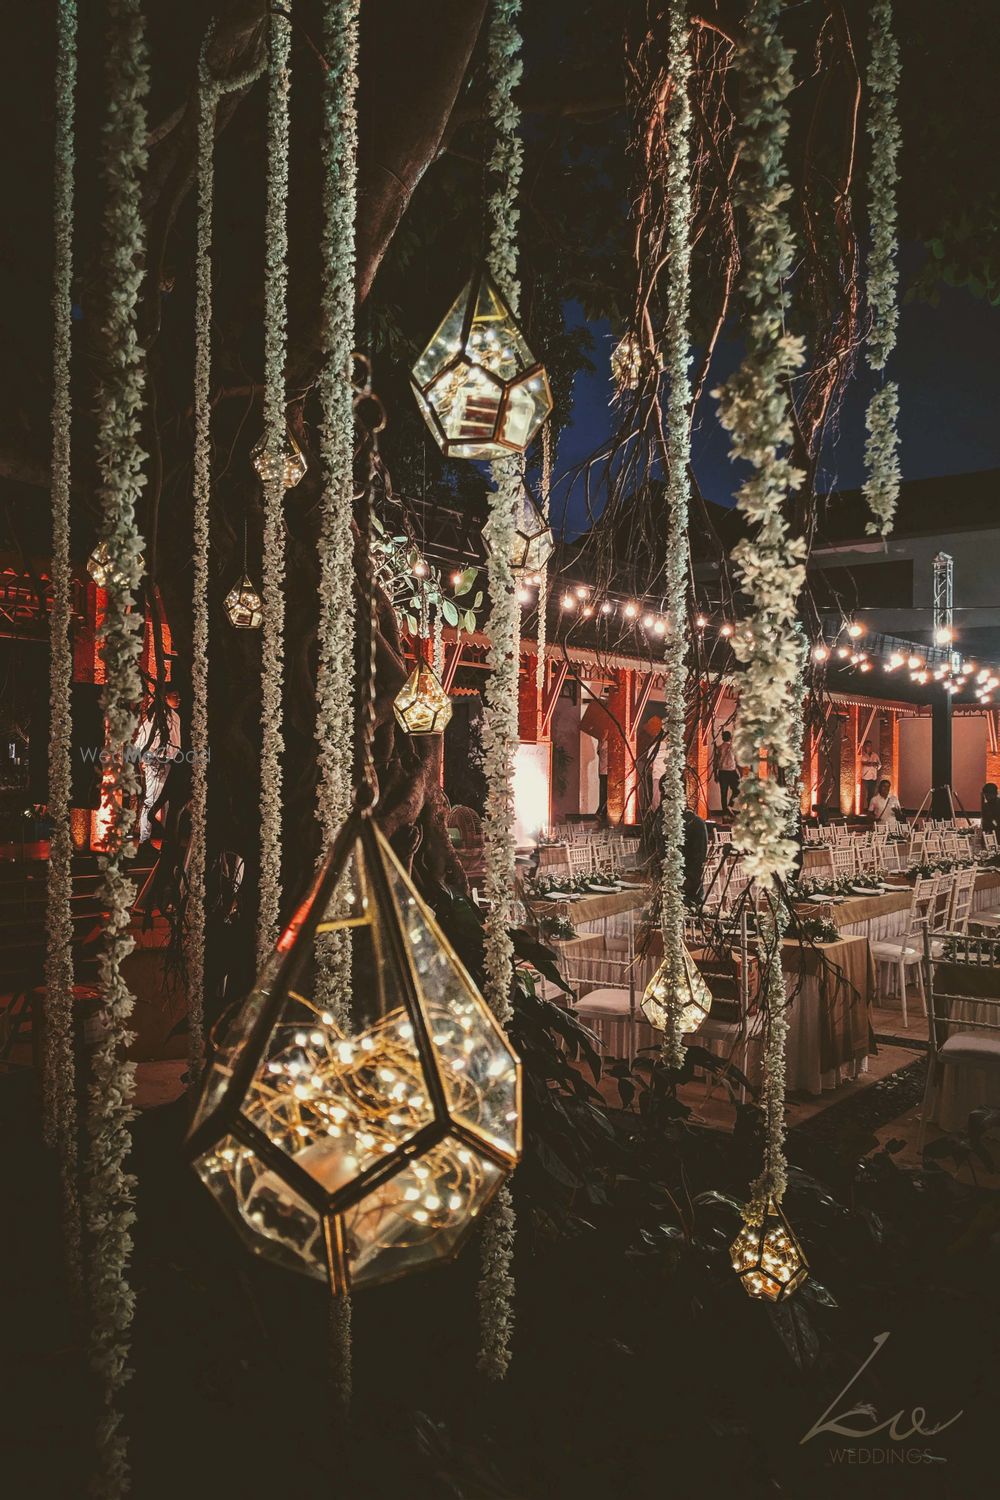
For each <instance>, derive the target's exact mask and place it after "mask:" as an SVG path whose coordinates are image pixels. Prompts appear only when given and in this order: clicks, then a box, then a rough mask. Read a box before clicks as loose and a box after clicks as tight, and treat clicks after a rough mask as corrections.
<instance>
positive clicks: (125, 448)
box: [86, 0, 149, 1500]
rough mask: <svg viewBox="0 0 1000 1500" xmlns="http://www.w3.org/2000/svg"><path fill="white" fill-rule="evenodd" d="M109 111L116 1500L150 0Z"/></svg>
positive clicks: (93, 1117)
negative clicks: (127, 868)
mask: <svg viewBox="0 0 1000 1500" xmlns="http://www.w3.org/2000/svg"><path fill="white" fill-rule="evenodd" d="M107 14H108V42H107V48H106V55H107V61H108V65H107V78H108V89H109V111H108V119H107V123H106V124H105V126H104V131H103V168H104V178H105V187H106V194H107V199H106V205H105V210H104V222H103V244H104V250H103V253H104V273H105V286H106V289H107V290H106V293H105V295H106V302H107V305H106V309H105V313H104V328H103V332H104V336H105V351H104V352H105V368H104V372H103V378H102V381H101V385H100V390H99V393H98V404H97V464H98V473H99V476H100V501H101V525H100V534H99V542H102V543H103V544H104V546H105V547H106V548H107V551H108V554H109V556H110V560H111V567H110V569H109V575H110V576H109V580H108V585H107V591H106V592H107V612H106V616H105V622H104V626H103V629H102V632H101V657H102V659H103V662H104V668H105V688H104V694H103V704H102V706H103V709H104V717H105V747H106V749H107V750H108V751H109V752H110V753H109V755H108V757H107V760H108V764H107V766H106V768H105V784H104V787H103V789H102V795H104V796H105V797H106V799H107V808H108V845H109V852H108V853H107V855H106V856H105V857H104V858H103V859H102V861H101V868H102V875H103V888H102V898H103V901H104V903H105V906H106V909H107V913H108V915H107V920H106V923H105V928H104V937H103V942H102V945H101V951H100V954H99V958H98V974H99V984H100V989H101V995H102V1011H101V1028H100V1033H99V1041H98V1043H97V1046H96V1048H95V1051H94V1054H93V1075H94V1076H93V1082H92V1084H91V1088H90V1100H89V1111H88V1130H89V1159H88V1173H87V1192H86V1223H87V1229H88V1235H89V1246H88V1248H89V1265H88V1271H89V1276H88V1283H89V1293H90V1307H91V1317H92V1324H91V1330H90V1359H91V1365H92V1367H93V1369H94V1372H95V1375H96V1377H97V1380H98V1383H99V1387H100V1402H101V1406H100V1413H99V1417H98V1434H97V1470H96V1474H95V1476H94V1480H93V1484H92V1489H93V1492H94V1493H95V1494H99V1495H101V1496H102V1497H103V1500H116V1497H117V1496H119V1495H122V1494H124V1493H125V1492H126V1490H127V1488H128V1477H129V1466H128V1454H127V1445H126V1440H125V1437H124V1434H123V1433H122V1431H121V1421H122V1416H121V1412H120V1411H119V1410H118V1404H117V1398H118V1393H119V1391H120V1390H121V1388H122V1386H123V1385H124V1384H125V1382H126V1380H127V1379H128V1377H129V1375H130V1373H131V1372H130V1370H129V1368H128V1354H129V1335H130V1330H131V1324H132V1317H133V1312H134V1307H135V1295H134V1293H133V1291H132V1289H131V1287H130V1286H129V1284H128V1281H127V1279H126V1272H127V1269H128V1262H129V1258H130V1256H131V1253H132V1235H131V1226H132V1224H133V1223H134V1221H135V1210H134V1203H135V1178H134V1177H133V1176H132V1175H131V1174H130V1173H129V1172H128V1171H127V1170H126V1161H127V1158H128V1153H129V1151H130V1149H131V1137H130V1133H129V1122H130V1121H131V1119H132V1118H133V1109H132V1094H133V1088H134V1082H135V1068H134V1065H133V1064H132V1063H131V1062H129V1061H128V1059H127V1056H126V1049H127V1048H128V1046H129V1044H130V1042H131V1041H132V1032H131V1030H130V1029H129V1019H130V1017H131V1015H132V1011H133V1009H134V1003H135V1002H134V999H133V997H132V995H131V994H130V993H129V990H128V986H127V985H126V983H125V980H124V979H123V977H122V972H121V964H122V961H123V960H124V958H125V957H126V956H127V955H128V953H129V952H130V951H131V950H132V948H133V946H134V942H133V939H132V937H131V936H130V933H129V928H130V925H131V907H132V902H133V900H134V896H135V892H134V888H133V885H132V882H131V881H130V880H129V878H128V876H127V874H126V873H125V870H124V867H123V861H124V858H125V853H126V849H127V848H128V847H129V836H130V832H131V827H130V825H131V818H132V812H131V808H132V805H133V798H134V795H135V791H136V776H135V771H134V767H133V766H132V764H131V762H130V761H129V759H128V758H127V756H126V753H125V751H126V748H127V747H128V746H129V744H130V742H131V740H132V736H133V734H134V732H135V728H136V723H137V715H136V704H137V702H138V700H139V698H140V696H141V692H142V684H141V680H140V674H139V670H138V662H139V655H140V651H141V645H142V637H141V627H142V616H141V613H140V612H139V611H137V610H136V609H135V591H136V590H137V589H138V587H139V584H140V581H141V577H142V557H141V554H142V538H141V536H140V535H139V531H138V529H137V526H136V521H135V506H136V501H137V499H138V497H139V495H140V493H141V490H142V486H143V483H144V479H143V474H142V465H143V462H144V460H145V457H146V455H145V454H144V453H143V451H142V449H141V447H140V446H139V441H138V434H139V421H140V410H141V407H142V401H143V391H144V362H145V355H144V351H143V349H142V348H141V347H140V344H139V341H138V337H137V331H136V322H137V312H138V301H139V288H140V285H141V283H142V275H143V272H142V269H141V268H142V264H143V255H144V252H145V227H144V224H143V218H142V201H141V176H142V172H143V169H144V168H145V165H146V107H145V100H146V94H147V91H148V87H149V69H148V62H147V53H146V42H145V28H144V24H143V18H142V5H141V0H108V7H107Z"/></svg>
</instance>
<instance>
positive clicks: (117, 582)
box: [87, 542, 146, 589]
mask: <svg viewBox="0 0 1000 1500" xmlns="http://www.w3.org/2000/svg"><path fill="white" fill-rule="evenodd" d="M138 561H139V567H140V569H144V568H145V566H146V560H145V558H144V557H143V555H142V553H140V554H139V559H138ZM87 572H88V573H89V574H90V576H91V578H92V579H93V580H94V582H95V583H96V584H97V587H98V588H99V589H106V588H110V587H111V586H112V585H114V586H116V587H118V588H123V587H125V586H126V585H127V584H128V583H129V579H127V578H126V577H125V575H124V574H123V573H120V572H118V571H117V570H116V568H115V565H114V562H113V560H112V557H111V552H110V550H109V548H108V544H107V542H98V544H97V546H96V547H95V548H94V550H93V552H92V553H91V554H90V556H89V557H88V559H87Z"/></svg>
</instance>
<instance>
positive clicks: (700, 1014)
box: [642, 948, 712, 1036]
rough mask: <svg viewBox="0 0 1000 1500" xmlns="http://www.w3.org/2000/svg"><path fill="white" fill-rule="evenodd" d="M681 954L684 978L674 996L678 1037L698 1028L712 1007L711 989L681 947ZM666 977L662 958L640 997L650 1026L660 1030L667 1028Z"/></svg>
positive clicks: (667, 999) (664, 962) (667, 982)
mask: <svg viewBox="0 0 1000 1500" xmlns="http://www.w3.org/2000/svg"><path fill="white" fill-rule="evenodd" d="M683 953H684V979H683V980H682V982H681V994H680V996H679V997H678V998H679V1000H680V1014H679V1016H678V1029H679V1031H680V1034H681V1035H682V1036H686V1035H687V1033H688V1032H691V1031H697V1030H698V1027H699V1026H700V1025H701V1023H702V1021H704V1020H705V1018H706V1016H707V1015H708V1013H709V1011H710V1010H711V1009H712V992H711V990H710V989H709V987H708V985H707V984H706V983H705V979H704V976H703V975H702V974H701V972H700V971H699V969H698V968H697V967H696V965H695V961H694V959H693V958H692V957H691V955H690V953H689V952H688V951H687V949H686V948H684V949H683ZM669 979H670V976H669V974H668V972H667V962H666V959H664V961H663V963H662V964H661V965H660V967H659V968H658V969H657V971H656V973H655V974H654V975H653V977H652V979H651V980H650V981H649V984H648V985H647V986H646V993H645V994H644V995H643V997H642V1012H643V1015H644V1016H645V1017H646V1020H647V1021H648V1022H649V1024H650V1025H651V1026H655V1027H657V1028H658V1030H660V1031H666V1029H667V1009H668V1006H669V1002H670V993H669V989H668V985H669Z"/></svg>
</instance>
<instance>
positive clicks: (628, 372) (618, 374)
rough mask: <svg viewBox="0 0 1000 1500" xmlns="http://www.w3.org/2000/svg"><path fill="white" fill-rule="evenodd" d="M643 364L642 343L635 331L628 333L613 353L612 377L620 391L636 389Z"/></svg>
mask: <svg viewBox="0 0 1000 1500" xmlns="http://www.w3.org/2000/svg"><path fill="white" fill-rule="evenodd" d="M642 366H643V353H642V345H641V344H640V343H639V340H638V339H637V338H636V336H635V334H634V333H626V334H625V335H624V337H623V338H622V339H621V340H620V341H619V343H618V344H617V345H616V346H615V349H614V352H613V353H612V355H611V378H612V379H613V380H614V383H615V385H616V386H617V387H618V389H619V391H634V390H635V388H636V386H637V385H638V384H639V377H640V376H641V374H642Z"/></svg>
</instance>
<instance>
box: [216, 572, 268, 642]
mask: <svg viewBox="0 0 1000 1500" xmlns="http://www.w3.org/2000/svg"><path fill="white" fill-rule="evenodd" d="M222 607H223V609H224V610H225V611H226V618H227V620H228V621H229V623H230V625H231V626H232V627H233V629H234V630H259V629H260V625H261V620H262V619H263V608H264V606H263V604H262V603H261V598H260V595H259V594H258V592H257V590H256V588H255V586H254V584H253V583H252V582H251V580H250V578H249V576H248V575H247V574H246V573H244V574H243V577H242V578H241V579H240V581H239V583H234V584H233V586H232V588H231V589H230V590H229V593H228V594H227V595H226V597H225V599H223V601H222Z"/></svg>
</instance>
